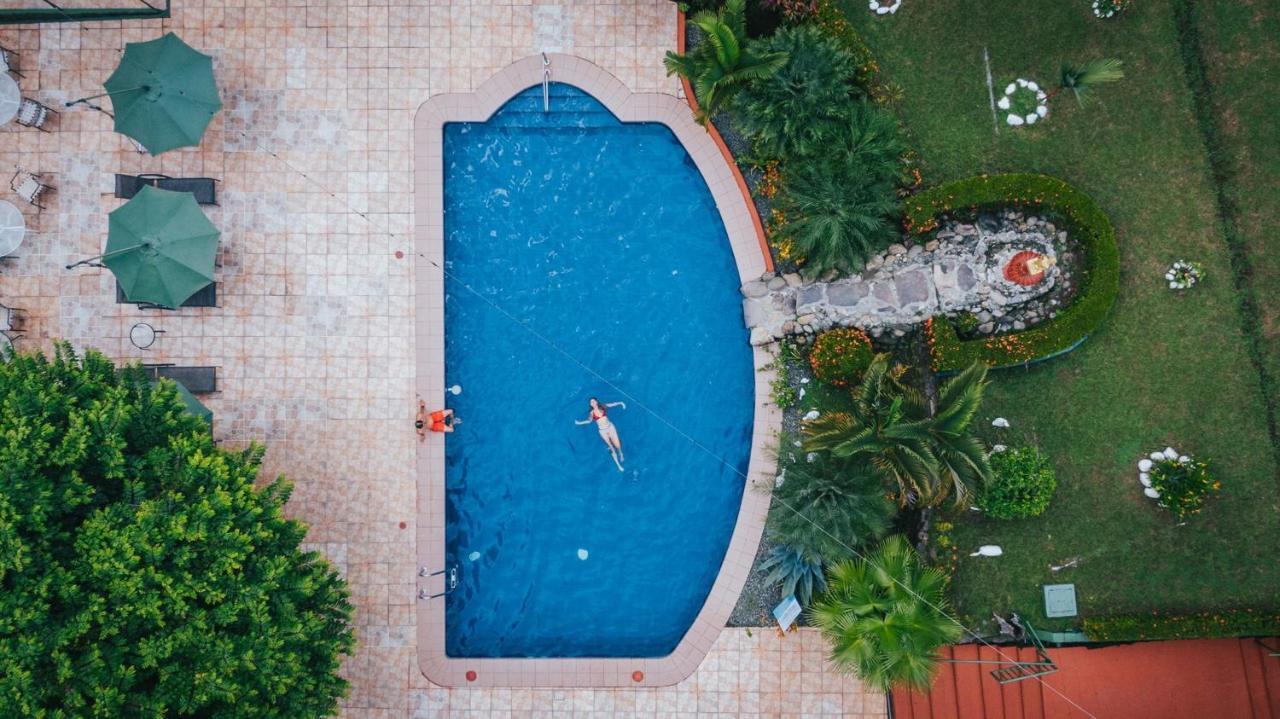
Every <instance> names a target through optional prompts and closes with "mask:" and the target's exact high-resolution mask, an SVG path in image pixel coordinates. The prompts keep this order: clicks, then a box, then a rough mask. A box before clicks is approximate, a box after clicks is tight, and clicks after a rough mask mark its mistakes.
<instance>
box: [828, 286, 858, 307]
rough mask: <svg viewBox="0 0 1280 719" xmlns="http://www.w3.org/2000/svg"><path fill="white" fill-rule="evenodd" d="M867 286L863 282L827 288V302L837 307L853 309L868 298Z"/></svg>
mask: <svg viewBox="0 0 1280 719" xmlns="http://www.w3.org/2000/svg"><path fill="white" fill-rule="evenodd" d="M867 289H868V288H867V285H866V284H864V283H862V282H842V283H840V284H837V285H831V286H830V287H828V288H827V301H828V302H830V303H831V304H832V305H835V306H836V307H853V306H854V305H856V304H858V303H859V302H861V301H862V299H863V298H864V297H866V296H867Z"/></svg>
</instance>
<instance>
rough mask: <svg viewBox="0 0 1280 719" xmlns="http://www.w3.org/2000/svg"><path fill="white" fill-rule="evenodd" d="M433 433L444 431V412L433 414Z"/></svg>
mask: <svg viewBox="0 0 1280 719" xmlns="http://www.w3.org/2000/svg"><path fill="white" fill-rule="evenodd" d="M431 431H432V432H443V431H444V410H440V411H439V412H432V413H431Z"/></svg>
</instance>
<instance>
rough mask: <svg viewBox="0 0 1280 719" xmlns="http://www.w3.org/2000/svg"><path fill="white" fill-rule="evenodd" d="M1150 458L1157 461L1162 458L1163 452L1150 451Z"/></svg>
mask: <svg viewBox="0 0 1280 719" xmlns="http://www.w3.org/2000/svg"><path fill="white" fill-rule="evenodd" d="M1151 458H1152V459H1154V460H1155V461H1157V462H1159V461H1160V460H1162V459H1164V453H1163V452H1152V453H1151Z"/></svg>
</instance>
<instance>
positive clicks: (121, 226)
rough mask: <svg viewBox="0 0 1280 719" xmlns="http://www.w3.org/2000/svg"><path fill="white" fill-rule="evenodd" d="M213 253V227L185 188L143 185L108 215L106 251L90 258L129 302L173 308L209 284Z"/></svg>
mask: <svg viewBox="0 0 1280 719" xmlns="http://www.w3.org/2000/svg"><path fill="white" fill-rule="evenodd" d="M217 252H218V230H217V228H216V227H214V226H213V223H211V222H209V218H207V217H205V216H204V212H202V211H201V210H200V206H199V205H197V204H196V200H195V197H193V196H192V194H191V193H190V192H170V191H168V190H160V189H156V188H154V187H151V186H150V185H147V186H144V187H143V188H142V191H141V192H139V193H138V194H137V195H136V196H134V198H133V199H132V200H129V201H128V202H126V203H125V204H123V205H121V206H120V207H118V208H116V209H115V210H114V211H113V212H112V213H111V215H110V217H109V219H108V223H107V249H106V251H105V253H104V254H103V255H102V256H101V257H100V258H95V259H101V260H102V264H104V265H106V266H107V268H108V269H110V270H111V272H112V273H113V274H114V275H115V276H116V279H117V280H119V281H120V289H122V290H124V294H125V297H127V298H128V299H129V301H130V302H149V303H151V304H155V305H161V306H163V307H177V306H179V305H181V304H182V303H183V302H185V301H186V300H187V298H188V297H190V296H191V295H193V294H195V293H196V292H199V291H200V290H202V289H204V288H205V287H207V286H208V285H209V283H210V282H213V262H214V259H215V255H216V254H217ZM86 262H89V260H83V261H82V262H78V263H76V264H84V263H86ZM73 266H74V265H70V266H68V267H69V268H70V267H73Z"/></svg>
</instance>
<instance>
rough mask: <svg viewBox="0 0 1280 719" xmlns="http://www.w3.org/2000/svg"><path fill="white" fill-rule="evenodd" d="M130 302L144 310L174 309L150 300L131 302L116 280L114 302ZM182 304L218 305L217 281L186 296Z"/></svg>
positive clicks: (189, 305)
mask: <svg viewBox="0 0 1280 719" xmlns="http://www.w3.org/2000/svg"><path fill="white" fill-rule="evenodd" d="M131 303H132V304H135V305H137V306H138V307H139V308H141V309H144V310H168V309H174V308H172V307H163V306H161V305H156V304H152V303H150V302H133V301H132V300H130V299H129V298H128V297H126V296H125V294H124V288H123V287H121V286H120V283H119V282H117V283H116V304H118V305H126V304H131ZM182 306H183V307H217V306H218V283H217V282H210V283H209V285H208V286H207V287H205V288H204V289H202V290H199V291H198V292H196V293H195V294H194V295H191V296H190V297H188V298H187V301H186V302H183V303H182Z"/></svg>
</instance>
